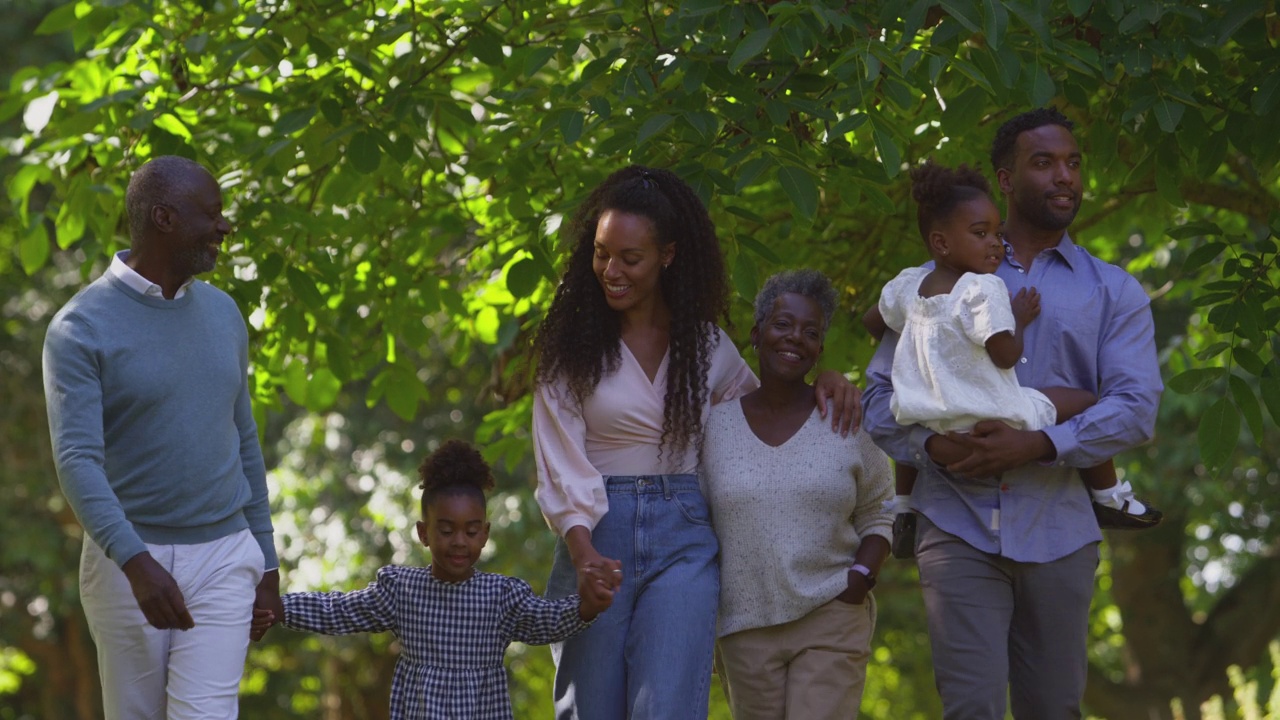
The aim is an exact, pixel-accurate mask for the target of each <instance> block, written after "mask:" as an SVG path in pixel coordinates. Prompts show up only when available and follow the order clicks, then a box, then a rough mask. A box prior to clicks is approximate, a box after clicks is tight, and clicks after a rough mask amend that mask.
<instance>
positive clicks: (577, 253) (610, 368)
mask: <svg viewBox="0 0 1280 720" xmlns="http://www.w3.org/2000/svg"><path fill="white" fill-rule="evenodd" d="M606 210H613V211H615V212H622V213H628V214H632V215H639V216H643V217H645V218H648V219H649V221H650V222H652V223H653V227H654V231H655V234H656V236H657V240H658V244H659V246H661V247H666V246H668V245H671V244H672V243H675V244H676V246H677V249H676V253H675V257H674V258H673V259H672V262H671V265H670V266H669V267H667V268H665V269H664V270H662V274H661V279H660V281H659V286H660V288H661V292H662V299H663V301H664V302H665V303H666V305H667V308H668V309H669V310H670V313H671V327H670V329H669V332H668V334H669V337H670V340H669V346H668V351H667V352H668V361H667V388H666V394H665V399H664V403H663V411H662V412H663V417H662V438H661V441H660V447H661V448H673V449H676V450H684V449H686V448H688V447H689V446H690V444H691V443H692V444H695V445H696V444H700V443H701V439H702V409H703V406H704V405H705V404H706V402H707V397H708V390H707V375H708V373H709V372H710V370H711V355H712V351H713V349H714V344H715V341H716V326H715V323H716V321H717V320H719V319H720V318H727V317H728V310H729V296H728V283H727V281H726V278H725V269H724V257H723V256H722V255H721V253H720V242H719V240H718V239H717V238H716V233H715V226H714V225H713V224H712V223H711V217H710V216H709V215H708V214H707V208H706V206H705V205H703V204H702V201H701V200H700V199H699V198H698V196H697V194H696V193H695V192H694V191H693V188H691V187H689V185H688V184H687V183H685V182H684V181H683V180H681V179H680V178H679V176H677V175H676V174H675V173H673V172H671V171H669V170H659V169H655V168H647V167H643V166H640V165H632V166H630V167H627V168H624V169H622V170H618V171H617V172H615V173H613V174H612V175H610V176H609V177H608V178H606V179H605V180H604V182H602V183H601V184H600V185H598V186H597V187H596V188H595V189H594V190H592V191H591V194H590V195H588V196H587V199H586V200H585V201H584V202H583V203H582V205H581V206H580V207H579V208H578V211H577V212H576V213H575V214H574V217H573V220H572V221H571V222H570V223H569V225H568V226H567V229H566V230H565V233H564V238H565V240H566V241H567V242H568V244H569V245H570V249H569V262H568V265H567V266H566V267H565V270H564V275H563V277H562V278H561V280H560V285H559V287H557V288H556V293H555V297H554V298H553V299H552V301H551V307H550V308H549V309H548V310H547V316H546V318H545V319H544V320H543V321H542V326H541V328H540V329H539V331H538V336H537V338H536V340H535V341H534V351H535V354H536V356H537V358H538V370H537V381H538V382H539V383H542V384H546V383H551V382H554V381H556V380H563V381H564V382H565V383H566V384H567V385H568V388H569V392H570V393H571V394H572V396H573V399H574V400H575V401H576V402H578V403H579V404H581V403H582V402H583V401H584V400H585V399H586V398H587V397H589V396H590V395H591V393H592V392H594V391H595V388H596V385H598V384H599V383H600V378H602V377H603V376H604V375H605V374H607V373H612V372H614V371H616V370H617V369H618V362H619V360H620V355H619V353H620V347H619V343H620V342H621V339H622V329H621V318H620V316H619V314H618V313H617V312H615V311H614V310H612V309H611V308H610V307H609V305H608V303H607V301H606V300H605V295H604V289H603V288H602V287H600V282H599V280H598V279H597V278H596V274H595V270H594V269H593V268H592V258H593V257H594V255H595V237H596V225H597V224H598V223H599V221H600V215H601V214H602V213H604V211H606ZM660 452H661V451H660Z"/></svg>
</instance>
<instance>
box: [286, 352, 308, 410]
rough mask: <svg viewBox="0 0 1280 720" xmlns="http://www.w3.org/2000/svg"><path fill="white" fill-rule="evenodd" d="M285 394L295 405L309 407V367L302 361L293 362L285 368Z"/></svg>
mask: <svg viewBox="0 0 1280 720" xmlns="http://www.w3.org/2000/svg"><path fill="white" fill-rule="evenodd" d="M284 394H285V395H287V396H288V397H289V399H290V400H292V401H293V402H294V404H296V405H298V406H300V407H306V406H307V366H306V365H304V364H302V361H300V360H293V361H292V362H290V363H289V364H288V365H286V366H285V368H284Z"/></svg>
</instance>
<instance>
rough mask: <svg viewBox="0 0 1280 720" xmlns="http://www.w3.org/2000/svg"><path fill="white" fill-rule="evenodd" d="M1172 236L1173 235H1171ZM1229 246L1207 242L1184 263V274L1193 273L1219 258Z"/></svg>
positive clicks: (1189, 255) (1190, 254) (1192, 252)
mask: <svg viewBox="0 0 1280 720" xmlns="http://www.w3.org/2000/svg"><path fill="white" fill-rule="evenodd" d="M1170 234H1172V233H1170ZM1226 248H1227V246H1226V245H1225V244H1224V243H1220V242H1207V243H1205V244H1204V245H1201V246H1200V247H1198V248H1196V249H1195V250H1192V251H1191V252H1190V253H1189V254H1188V255H1187V259H1186V260H1184V261H1183V262H1182V272H1184V273H1188V274H1190V273H1193V272H1195V271H1196V270H1199V269H1200V268H1202V267H1204V266H1205V265H1208V264H1209V263H1211V262H1213V261H1214V260H1216V259H1217V258H1218V256H1219V255H1221V254H1222V251H1223V250H1225V249H1226Z"/></svg>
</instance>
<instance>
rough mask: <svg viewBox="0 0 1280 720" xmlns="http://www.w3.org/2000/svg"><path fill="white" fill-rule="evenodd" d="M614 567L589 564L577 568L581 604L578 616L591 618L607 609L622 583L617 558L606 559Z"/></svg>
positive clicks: (585, 618) (586, 618) (620, 568)
mask: <svg viewBox="0 0 1280 720" xmlns="http://www.w3.org/2000/svg"><path fill="white" fill-rule="evenodd" d="M607 562H610V563H613V564H614V565H615V566H616V567H613V566H610V567H598V566H595V565H590V566H586V567H580V568H578V595H579V596H581V597H582V604H581V605H580V606H579V607H578V616H579V617H581V618H582V619H583V620H588V621H589V620H593V619H595V617H596V616H597V615H599V614H600V613H602V612H604V611H605V610H608V609H609V606H610V605H612V604H613V593H614V591H615V590H617V589H618V587H619V586H621V585H622V567H621V563H619V562H618V561H617V560H610V561H607Z"/></svg>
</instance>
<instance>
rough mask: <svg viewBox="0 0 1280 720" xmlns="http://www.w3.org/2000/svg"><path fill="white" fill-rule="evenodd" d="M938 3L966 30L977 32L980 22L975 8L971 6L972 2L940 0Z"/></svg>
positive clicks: (965, 0)
mask: <svg viewBox="0 0 1280 720" xmlns="http://www.w3.org/2000/svg"><path fill="white" fill-rule="evenodd" d="M938 5H940V6H941V7H942V9H943V10H945V11H946V12H947V14H948V15H950V16H951V17H953V18H955V19H956V20H957V21H958V22H959V23H960V24H961V25H963V26H964V27H965V29H966V30H968V31H969V32H971V33H976V32H978V30H979V25H980V24H981V23H980V20H979V18H978V13H977V9H976V8H975V7H973V4H972V2H968V1H967V0H942V2H940V3H938Z"/></svg>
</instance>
